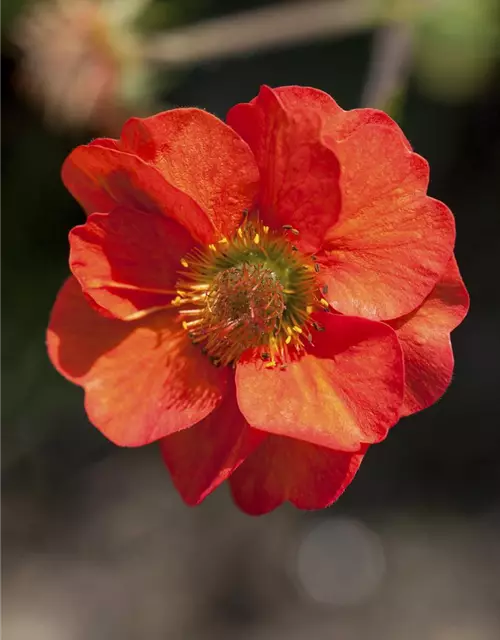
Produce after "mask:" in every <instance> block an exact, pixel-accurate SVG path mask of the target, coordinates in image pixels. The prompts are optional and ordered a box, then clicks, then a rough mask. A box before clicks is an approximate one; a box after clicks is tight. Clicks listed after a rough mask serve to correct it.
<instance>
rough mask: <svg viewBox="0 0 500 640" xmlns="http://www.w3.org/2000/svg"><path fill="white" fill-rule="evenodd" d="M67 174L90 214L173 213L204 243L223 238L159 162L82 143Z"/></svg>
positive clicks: (66, 165) (67, 182) (64, 173)
mask: <svg viewBox="0 0 500 640" xmlns="http://www.w3.org/2000/svg"><path fill="white" fill-rule="evenodd" d="M62 179H63V182H64V184H65V186H66V188H67V189H68V190H69V191H70V193H71V194H72V195H73V197H74V198H76V200H78V202H79V203H80V204H81V205H82V207H83V208H84V209H85V211H86V212H87V213H88V214H90V213H109V212H110V211H112V210H113V209H115V208H116V207H117V206H123V207H125V208H129V209H138V210H139V211H145V212H150V213H156V214H158V213H159V214H162V215H165V216H167V217H169V218H172V219H173V220H176V221H177V222H178V223H179V224H180V225H182V226H183V227H185V228H186V229H187V230H188V231H189V233H190V234H191V235H192V237H193V238H195V239H196V240H198V241H199V242H201V243H209V242H212V241H213V240H214V239H216V238H217V233H216V231H215V229H214V226H213V224H212V222H211V220H210V219H209V218H208V216H207V214H206V213H205V212H204V211H203V210H202V209H201V207H200V206H199V205H198V204H197V203H196V202H195V201H194V200H193V199H192V198H191V197H190V196H189V195H187V194H186V193H184V192H183V191H181V190H180V189H178V188H177V187H175V186H174V185H172V184H170V183H169V182H167V180H165V178H164V176H163V175H162V174H161V173H160V172H159V171H158V169H156V168H155V167H154V166H152V165H149V164H147V163H145V162H144V161H143V160H141V159H140V158H139V157H138V156H135V155H131V154H130V153H124V152H122V151H118V150H117V149H115V148H112V146H111V145H108V146H106V147H104V146H101V145H96V144H94V145H92V144H90V145H86V146H81V147H77V148H76V149H75V150H74V151H73V152H72V153H71V154H70V155H69V156H68V158H67V159H66V160H65V162H64V165H63V168H62Z"/></svg>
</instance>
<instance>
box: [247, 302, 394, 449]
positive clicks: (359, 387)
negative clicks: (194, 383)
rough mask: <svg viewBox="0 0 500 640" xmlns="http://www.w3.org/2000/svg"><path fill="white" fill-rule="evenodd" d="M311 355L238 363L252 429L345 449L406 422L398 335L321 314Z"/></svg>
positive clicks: (375, 325)
mask: <svg viewBox="0 0 500 640" xmlns="http://www.w3.org/2000/svg"><path fill="white" fill-rule="evenodd" d="M318 320H320V321H321V324H323V326H324V327H325V331H324V332H315V333H314V346H311V347H309V348H308V351H307V353H306V355H304V356H303V357H301V358H300V359H298V360H297V361H294V362H291V363H290V364H288V366H287V367H286V369H284V370H282V369H281V367H276V368H274V369H270V368H266V367H265V366H264V364H263V363H262V362H261V361H259V360H258V359H256V358H248V359H245V360H242V361H240V362H239V363H238V365H237V368H236V388H237V396H238V404H239V406H240V409H241V411H242V413H243V415H244V416H245V418H246V419H247V420H248V422H249V424H250V425H252V426H253V427H255V428H257V429H261V430H263V431H268V432H270V433H274V434H278V435H286V436H290V437H293V438H297V439H299V440H304V441H307V442H310V443H312V444H317V445H320V446H325V447H329V448H330V449H336V450H340V451H357V450H358V449H359V447H360V445H361V444H362V443H373V442H378V441H379V440H382V439H383V438H384V437H385V436H386V434H387V431H388V429H389V428H390V427H391V426H392V425H394V424H395V423H396V422H397V420H398V418H399V411H400V407H401V402H402V399H403V384H404V372H403V357H402V352H401V347H400V345H399V342H398V339H397V337H396V334H395V332H394V331H393V330H392V329H391V328H390V327H388V326H387V325H385V324H382V323H379V322H373V321H371V320H366V319H364V318H356V317H348V316H341V315H331V314H327V313H324V314H321V317H320V318H318Z"/></svg>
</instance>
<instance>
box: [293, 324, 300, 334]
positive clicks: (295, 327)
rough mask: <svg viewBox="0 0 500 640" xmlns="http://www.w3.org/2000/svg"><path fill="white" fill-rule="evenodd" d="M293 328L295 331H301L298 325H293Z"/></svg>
mask: <svg viewBox="0 0 500 640" xmlns="http://www.w3.org/2000/svg"><path fill="white" fill-rule="evenodd" d="M293 330H294V331H296V332H297V333H302V329H301V328H300V327H298V326H297V325H294V326H293Z"/></svg>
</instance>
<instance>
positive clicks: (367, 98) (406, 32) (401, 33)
mask: <svg viewBox="0 0 500 640" xmlns="http://www.w3.org/2000/svg"><path fill="white" fill-rule="evenodd" d="M411 56H412V30H411V25H410V24H409V23H407V22H394V23H392V24H389V25H387V26H383V27H381V28H380V29H379V30H378V31H377V32H376V33H375V39H374V43H373V52H372V57H371V61H370V68H369V71H368V79H367V82H366V85H365V88H364V91H363V97H362V100H361V104H362V106H363V107H374V108H376V109H382V110H383V111H386V112H387V113H389V114H390V115H391V116H393V117H394V118H396V119H397V117H398V115H399V113H400V110H401V106H402V101H403V98H404V94H405V91H406V86H407V82H408V72H409V68H410V63H411Z"/></svg>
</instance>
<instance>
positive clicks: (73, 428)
mask: <svg viewBox="0 0 500 640" xmlns="http://www.w3.org/2000/svg"><path fill="white" fill-rule="evenodd" d="M7 4H8V3H7ZM12 4H13V3H11V5H12ZM157 4H161V3H157ZM171 4H172V3H171ZM181 4H182V3H181ZM260 4H265V3H264V2H259V3H257V2H251V1H250V0H247V1H246V2H242V1H240V2H229V1H228V0H226V1H225V2H222V1H219V2H217V1H215V0H213V1H212V2H203V3H201V2H200V3H198V4H196V3H191V2H190V3H187V4H186V6H187V7H188V10H186V12H185V14H184V15H183V16H181V18H179V19H178V23H179V24H182V23H183V22H190V21H195V20H203V19H205V18H206V17H209V16H213V15H222V14H224V13H226V12H228V11H236V10H238V9H239V8H244V7H247V8H248V7H253V6H256V5H260ZM281 4H282V5H285V4H286V3H285V2H282V3H281ZM188 5H189V6H188ZM5 11H6V18H7V20H6V21H5V20H4V25H3V29H4V39H3V43H2V214H3V215H2V222H3V229H2V275H3V293H2V347H3V348H2V373H3V384H2V423H3V424H2V461H3V464H2V502H3V508H2V516H3V518H2V520H3V521H2V525H3V527H2V529H3V533H2V548H3V549H2V550H3V554H2V555H3V602H4V605H3V609H4V611H3V612H4V633H5V635H4V637H5V639H6V640H24V639H30V638H37V640H45V638H47V639H50V640H59V639H64V640H65V639H66V638H67V639H71V640H72V639H73V638H75V639H76V640H79V639H87V638H89V639H90V638H91V639H92V640H101V639H107V638H120V639H128V638H130V639H134V638H141V639H142V638H151V639H152V640H156V639H163V638H168V639H170V638H182V639H184V638H188V639H190V638H202V639H204V638H231V639H233V638H236V639H239V638H242V639H247V638H248V639H250V638H251V639H254V638H256V639H257V638H258V639H261V638H262V639H268V638H269V639H273V640H274V639H281V638H292V639H294V638H297V639H299V638H306V639H309V638H318V639H320V640H321V639H322V638H325V639H328V640H330V639H337V638H338V639H339V640H351V639H355V638H356V639H357V638H361V637H368V638H370V639H373V640H377V639H379V638H380V639H381V640H382V639H383V640H393V639H394V640H406V639H408V640H413V639H414V638H415V640H417V639H418V640H424V639H427V638H429V639H430V640H482V639H483V638H484V639H486V640H489V639H490V638H491V639H492V640H493V638H497V637H499V636H500V613H499V612H500V464H499V453H500V411H499V403H498V394H499V392H500V389H499V361H500V343H499V333H500V305H499V277H500V270H499V267H498V255H499V251H500V242H499V237H500V222H499V214H500V207H499V205H500V188H499V179H500V101H499V96H498V92H497V90H498V86H499V82H500V75H499V73H498V66H497V68H496V69H495V70H493V71H492V72H491V74H490V76H489V79H488V80H487V81H485V82H484V83H483V84H482V86H481V87H480V88H478V89H477V90H475V91H474V92H473V93H472V94H471V95H468V96H466V97H464V98H462V99H460V100H456V99H455V100H453V101H452V100H446V99H445V98H446V96H445V97H444V98H443V96H436V95H432V93H431V92H429V91H425V90H424V88H422V86H421V83H420V82H419V79H418V76H417V74H416V73H413V74H412V75H411V76H410V79H409V82H408V89H407V94H406V97H405V102H404V106H403V108H402V110H401V116H400V124H401V126H402V127H403V129H404V131H405V133H406V134H407V136H408V137H409V139H410V141H411V142H412V144H413V146H414V148H415V150H416V151H417V152H418V153H420V154H421V155H423V156H424V157H426V158H427V159H428V160H429V162H430V166H431V185H430V194H431V195H432V196H434V197H436V198H439V199H441V200H443V201H444V202H446V203H447V204H448V205H449V206H450V208H451V209H452V210H453V212H454V213H455V216H456V222H457V247H456V255H457V258H458V263H459V265H460V268H461V271H462V274H463V278H464V280H465V283H466V285H467V287H468V289H469V292H470V294H471V311H470V314H469V316H468V317H467V319H466V320H465V321H464V323H463V324H462V325H461V326H460V327H459V328H458V329H457V330H456V331H455V332H454V333H453V345H454V351H455V357H456V368H455V375H454V380H453V383H452V386H451V388H450V389H449V391H448V392H447V393H446V395H445V396H444V398H443V399H442V400H441V401H440V402H438V403H437V404H436V405H435V406H434V407H432V408H430V409H428V410H427V411H425V412H423V413H421V414H418V415H415V416H412V417H410V418H406V419H404V420H403V421H402V422H401V423H400V424H399V425H398V426H397V427H396V428H395V429H393V431H392V432H391V433H390V435H389V437H388V439H387V441H386V442H384V443H383V444H381V445H379V446H377V447H373V448H372V449H371V450H370V453H369V455H368V456H367V459H366V461H365V462H364V464H363V466H362V468H361V470H360V472H359V474H358V475H357V477H356V479H355V481H354V482H353V484H352V486H351V487H350V488H349V489H348V491H347V492H346V494H345V495H344V496H343V497H342V498H341V499H340V501H339V502H338V503H337V504H336V505H334V506H333V507H332V508H331V509H329V510H327V511H325V512H321V513H310V514H308V513H301V512H298V511H296V510H294V509H293V508H292V507H290V506H285V507H282V508H281V509H279V510H278V511H277V512H275V513H273V514H271V515H269V516H265V517H262V518H260V519H254V518H250V517H247V516H244V515H243V514H241V513H239V512H237V510H236V507H234V506H233V504H232V503H231V500H230V497H229V493H228V491H227V490H226V488H225V487H222V488H221V489H219V490H218V491H217V492H216V493H215V494H214V495H212V496H210V497H209V498H208V499H207V500H206V501H205V503H204V504H203V505H201V506H200V507H198V508H196V509H191V508H188V507H187V506H185V505H184V504H183V503H182V502H181V500H180V498H179V497H178V496H177V494H176V493H175V491H174V490H173V488H172V486H171V482H170V479H169V477H168V474H167V473H166V471H165V470H164V469H163V467H162V463H161V460H160V457H159V454H158V451H157V450H156V448H155V446H150V447H146V448H143V449H140V450H120V449H117V448H116V447H114V446H113V445H111V444H110V443H108V442H107V441H106V440H105V439H104V438H103V437H102V436H101V435H100V434H99V432H98V431H97V430H96V429H94V428H93V427H92V426H91V425H90V424H89V423H88V422H87V420H86V417H85V413H84V410H83V404H82V392H81V390H80V389H78V388H76V387H73V386H72V385H71V384H69V383H67V382H66V381H64V380H63V379H62V378H61V377H60V376H59V375H58V374H57V373H56V372H55V371H54V370H53V369H52V367H51V365H50V363H49V361H48V359H47V356H46V353H45V346H44V339H45V337H44V334H45V328H46V325H47V320H48V315H49V312H50V309H51V306H52V304H53V301H54V298H55V295H56V293H57V290H58V287H59V286H60V284H61V283H62V281H63V280H64V278H65V276H66V274H67V272H68V269H67V255H68V245H67V233H68V231H69V229H70V228H71V227H72V226H74V225H75V224H79V223H81V222H82V220H83V214H82V212H81V211H80V210H79V207H78V205H77V204H76V203H75V202H74V201H73V200H72V199H71V197H70V196H69V194H68V193H67V192H66V191H65V190H64V188H63V185H62V183H61V181H60V178H59V171H60V166H61V164H62V162H63V160H64V158H65V156H66V154H67V153H68V152H69V151H70V150H71V149H72V148H73V147H74V146H76V145H77V144H79V143H84V142H86V141H88V140H89V138H91V137H95V136H96V135H98V134H99V131H98V130H96V127H95V125H93V124H92V123H90V124H89V125H88V126H84V127H80V128H79V129H74V128H73V129H68V128H66V129H65V128H64V127H54V126H53V125H52V124H49V123H47V121H46V120H44V118H43V117H42V113H41V108H40V105H39V104H36V103H33V102H30V100H29V98H27V97H26V95H24V94H23V93H22V92H20V91H19V90H18V88H17V87H18V73H19V64H20V60H21V56H22V52H21V51H20V50H19V49H18V48H16V47H15V46H14V45H13V44H12V43H11V42H9V27H10V24H11V23H12V21H13V20H14V18H15V17H16V11H15V10H14V9H13V8H12V6H7V8H6V9H5ZM372 43H373V33H372V32H366V33H361V34H354V35H350V36H346V37H343V38H341V39H335V38H330V39H323V40H321V41H318V42H314V43H309V44H304V45H301V46H298V47H293V46H290V47H288V48H286V49H284V50H281V51H273V52H268V53H265V54H264V53H261V54H258V55H257V54H256V55H250V56H244V57H242V58H237V59H229V60H223V61H220V62H217V63H210V64H200V65H199V66H197V67H195V68H192V69H187V70H183V72H182V73H181V74H178V75H176V76H175V82H174V83H172V81H171V77H170V76H169V77H168V78H167V77H165V82H164V85H165V86H168V87H169V91H168V93H167V92H166V91H164V90H163V89H162V73H164V74H165V76H166V74H167V71H163V72H161V73H160V74H159V75H158V77H157V96H156V100H157V102H158V103H159V104H160V105H161V104H168V105H183V106H184V105H195V106H199V107H203V108H206V109H208V110H209V111H212V112H214V113H216V114H217V115H219V116H220V117H224V116H225V113H226V112H227V110H228V109H229V107H230V106H232V105H233V104H235V103H236V102H241V101H246V100H249V99H250V98H252V97H253V96H254V95H255V94H256V93H257V91H258V87H259V85H260V84H264V83H266V84H270V85H274V86H277V85H286V84H304V85H311V86H315V87H318V88H321V89H323V90H325V91H327V92H329V93H331V94H332V95H333V96H334V97H335V99H336V100H337V101H338V102H339V103H340V105H341V106H343V107H344V108H353V107H355V106H358V104H359V102H360V97H361V95H362V90H363V86H364V83H365V81H366V75H367V72H368V65H369V61H370V56H371V51H372ZM438 54H439V51H437V53H436V55H438ZM353 532H354V533H353ZM367 567H368V569H369V570H367ZM370 571H371V573H370ZM322 572H323V573H324V575H323V573H322ZM370 576H371V577H370ZM497 634H499V635H497Z"/></svg>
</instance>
